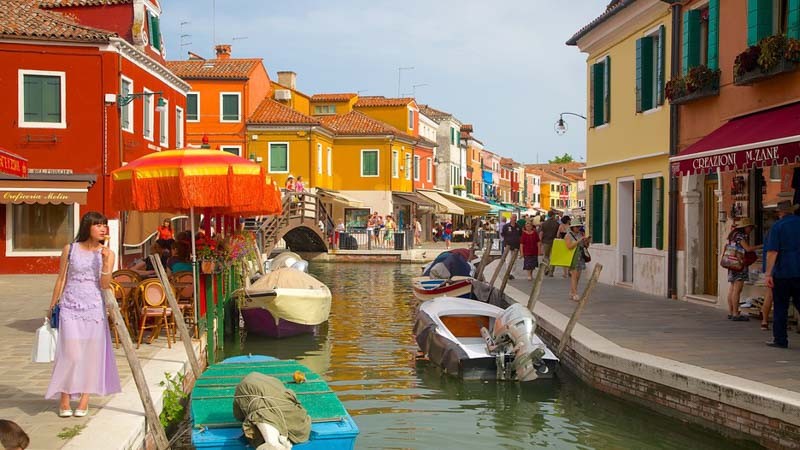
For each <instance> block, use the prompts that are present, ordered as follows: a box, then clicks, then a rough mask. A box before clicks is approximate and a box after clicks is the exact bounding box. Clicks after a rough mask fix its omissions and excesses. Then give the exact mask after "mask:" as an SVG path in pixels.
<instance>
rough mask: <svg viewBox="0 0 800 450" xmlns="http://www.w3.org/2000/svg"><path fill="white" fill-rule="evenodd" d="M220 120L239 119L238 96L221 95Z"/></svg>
mask: <svg viewBox="0 0 800 450" xmlns="http://www.w3.org/2000/svg"><path fill="white" fill-rule="evenodd" d="M222 120H239V97H238V96H236V95H223V96H222Z"/></svg>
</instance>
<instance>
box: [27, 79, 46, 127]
mask: <svg viewBox="0 0 800 450" xmlns="http://www.w3.org/2000/svg"><path fill="white" fill-rule="evenodd" d="M22 80H23V81H22V83H23V85H24V91H25V94H24V95H25V99H24V102H25V104H24V105H23V108H24V114H25V121H26V122H44V111H43V110H42V107H43V103H44V102H43V100H42V96H43V93H44V77H40V76H37V75H24V76H23V79H22Z"/></svg>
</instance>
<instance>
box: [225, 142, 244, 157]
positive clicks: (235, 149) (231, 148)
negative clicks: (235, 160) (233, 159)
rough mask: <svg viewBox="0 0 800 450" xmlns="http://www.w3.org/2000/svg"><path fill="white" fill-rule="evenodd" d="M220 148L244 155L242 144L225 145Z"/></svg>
mask: <svg viewBox="0 0 800 450" xmlns="http://www.w3.org/2000/svg"><path fill="white" fill-rule="evenodd" d="M219 149H220V150H222V151H223V152H228V153H230V154H232V155H236V156H242V146H240V145H223V146H220V148H219Z"/></svg>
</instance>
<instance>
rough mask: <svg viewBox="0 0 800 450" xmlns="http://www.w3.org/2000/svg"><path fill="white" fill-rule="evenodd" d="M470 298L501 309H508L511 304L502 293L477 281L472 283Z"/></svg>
mask: <svg viewBox="0 0 800 450" xmlns="http://www.w3.org/2000/svg"><path fill="white" fill-rule="evenodd" d="M472 296H473V297H474V298H475V299H477V300H479V301H482V302H484V303H488V304H490V305H494V306H497V307H500V308H503V309H506V308H508V307H509V306H511V303H512V302H509V301H508V299H507V298H506V294H504V293H503V291H501V290H500V289H498V288H496V287H492V285H490V284H489V283H486V282H483V281H478V280H473V281H472Z"/></svg>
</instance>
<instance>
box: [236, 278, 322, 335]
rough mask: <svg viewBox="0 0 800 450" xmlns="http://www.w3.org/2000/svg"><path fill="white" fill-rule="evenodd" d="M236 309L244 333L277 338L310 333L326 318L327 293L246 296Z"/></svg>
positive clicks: (280, 291)
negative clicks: (245, 330)
mask: <svg viewBox="0 0 800 450" xmlns="http://www.w3.org/2000/svg"><path fill="white" fill-rule="evenodd" d="M239 309H240V310H241V311H242V317H243V318H244V323H245V328H246V329H247V332H248V333H252V334H256V335H261V336H270V337H279V338H280V337H288V336H296V335H298V334H306V333H313V332H314V330H315V329H316V326H317V325H319V324H321V323H324V322H326V321H327V320H328V317H329V316H330V311H331V291H330V290H329V289H328V288H327V287H325V288H324V289H290V288H277V289H272V290H265V291H258V292H246V293H245V298H244V302H243V303H242V304H241V306H240V308H239Z"/></svg>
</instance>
